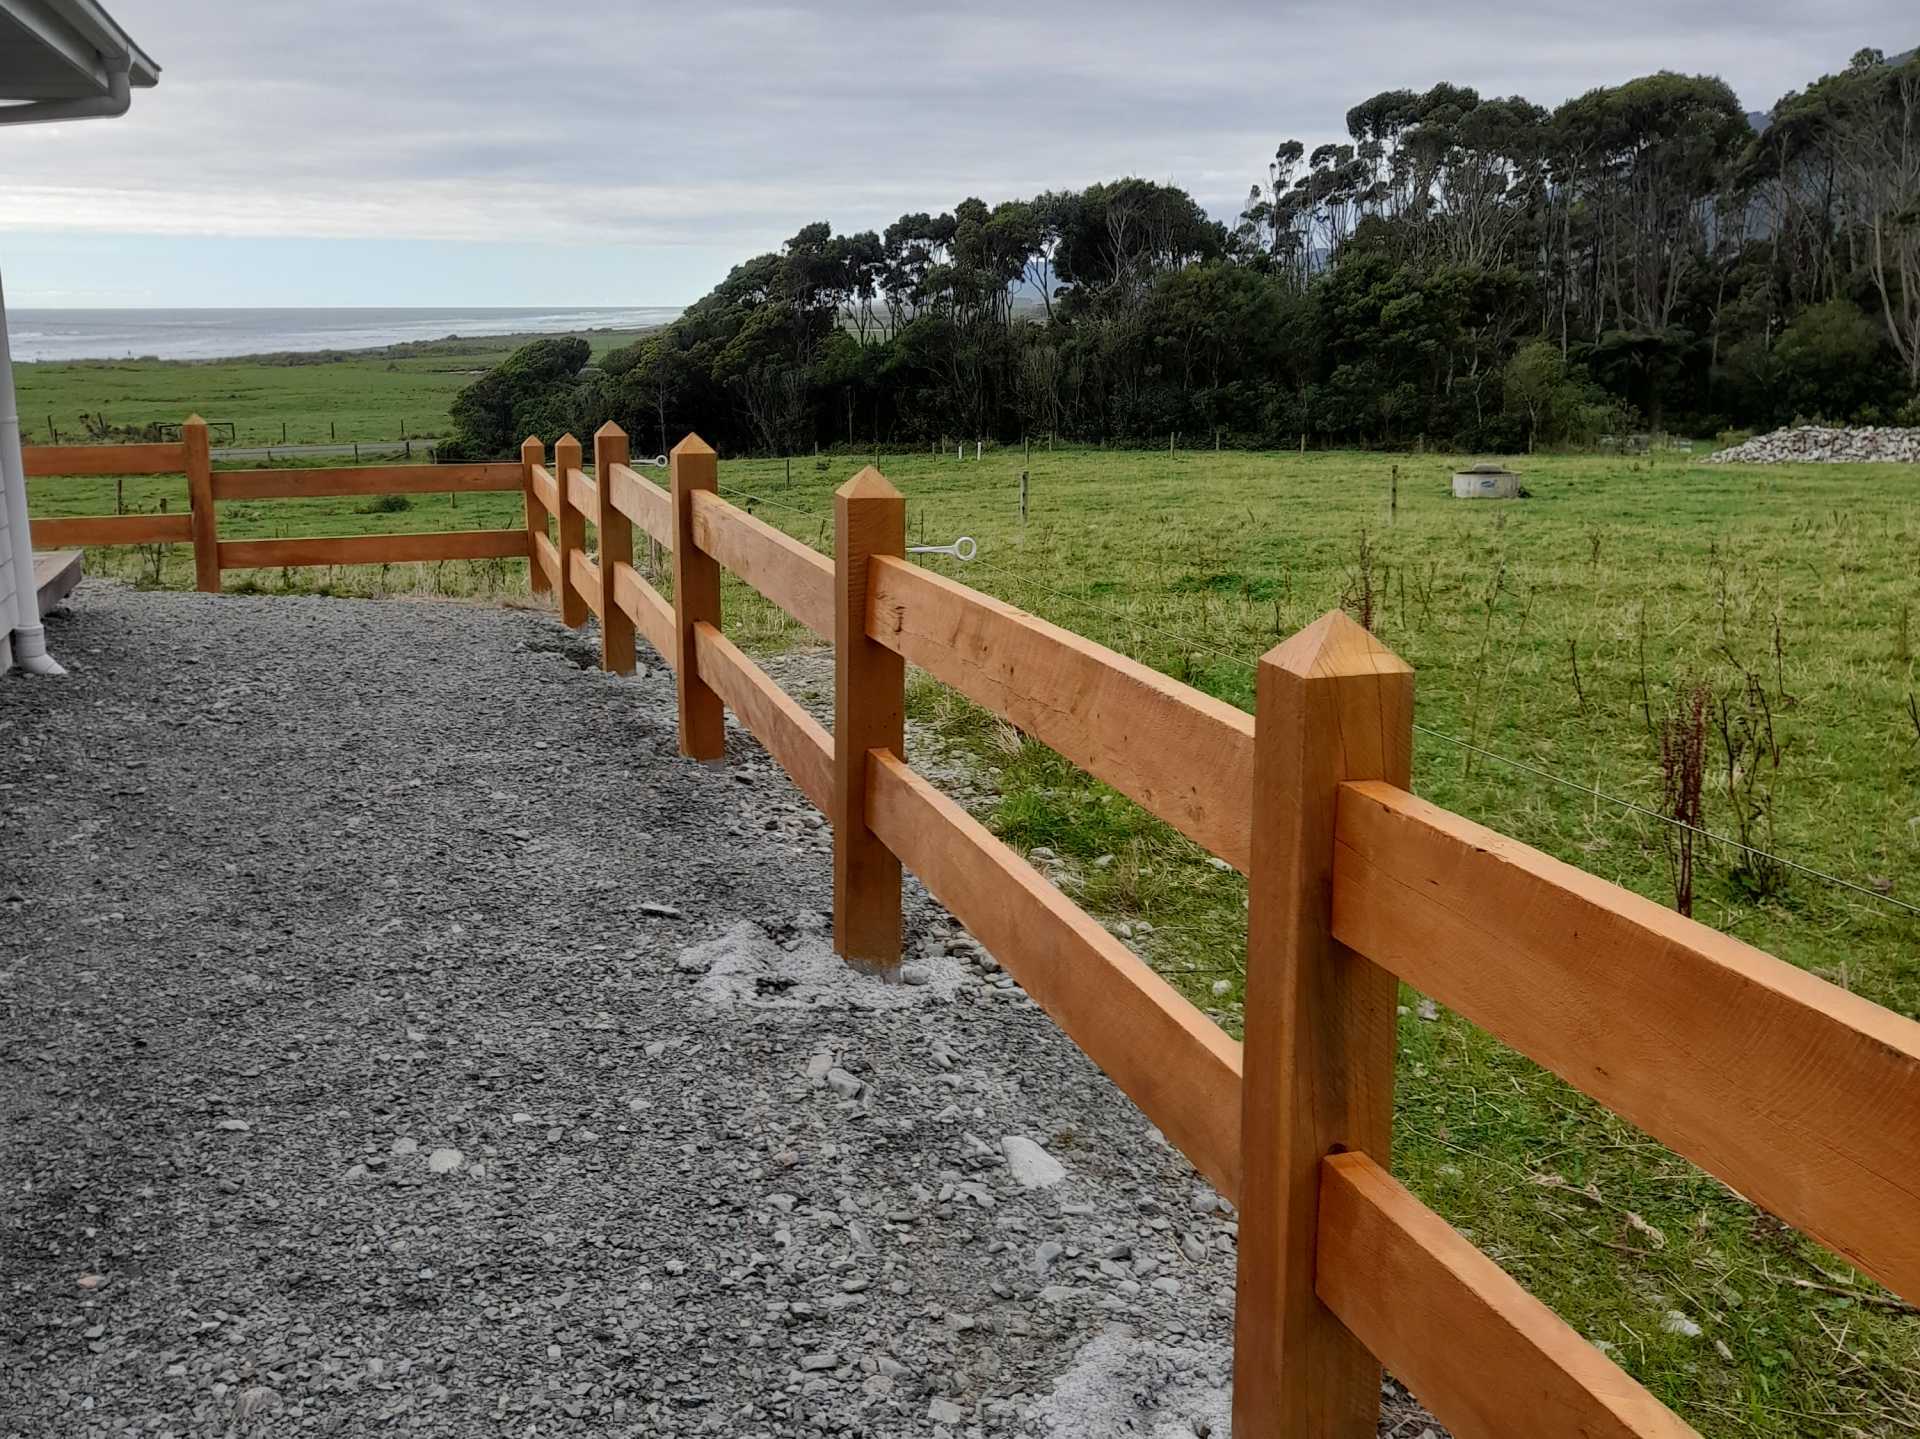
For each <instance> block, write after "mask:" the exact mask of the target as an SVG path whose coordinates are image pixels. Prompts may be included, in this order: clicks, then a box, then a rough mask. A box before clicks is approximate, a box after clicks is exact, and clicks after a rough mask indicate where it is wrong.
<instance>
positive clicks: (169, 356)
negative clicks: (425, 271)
mask: <svg viewBox="0 0 1920 1439" xmlns="http://www.w3.org/2000/svg"><path fill="white" fill-rule="evenodd" d="M679 314H680V311H679V310H678V309H677V308H673V307H669V306H661V305H638V306H634V305H626V306H621V305H607V306H596V305H580V306H571V307H570V306H553V307H549V308H545V309H518V308H516V309H504V308H491V307H485V306H481V307H475V308H472V309H299V310H26V309H18V310H9V311H8V312H7V330H8V335H9V338H10V340H11V342H12V346H13V358H14V359H15V361H17V362H26V361H33V360H125V359H142V358H146V357H149V356H151V357H153V358H156V359H161V360H217V359H223V358H226V357H228V356H233V355H266V354H274V353H276V352H279V351H285V350H308V351H310V350H371V349H375V348H377V347H379V346H381V345H395V344H400V343H402V342H403V341H407V340H443V339H445V338H446V337H447V336H449V335H522V334H553V333H559V332H562V331H567V330H638V329H645V328H647V327H649V326H654V325H664V324H667V323H668V322H669V321H671V320H673V319H674V318H676V317H677V316H678V315H679Z"/></svg>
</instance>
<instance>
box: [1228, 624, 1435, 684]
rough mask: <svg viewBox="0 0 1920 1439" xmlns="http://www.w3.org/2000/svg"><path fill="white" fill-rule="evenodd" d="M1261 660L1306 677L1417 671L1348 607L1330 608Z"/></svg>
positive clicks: (1336, 676) (1316, 677) (1330, 677)
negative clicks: (1379, 638)
mask: <svg viewBox="0 0 1920 1439" xmlns="http://www.w3.org/2000/svg"><path fill="white" fill-rule="evenodd" d="M1260 663H1261V665H1262V667H1265V666H1267V665H1272V666H1274V667H1275V668H1276V669H1281V670H1285V671H1286V672H1287V673H1288V674H1292V675H1298V676H1300V677H1301V678H1303V679H1335V678H1340V677H1343V676H1348V675H1410V674H1412V673H1413V666H1412V665H1410V664H1408V663H1407V662H1406V661H1405V660H1403V659H1401V658H1400V656H1398V655H1397V654H1395V653H1394V652H1393V651H1392V650H1390V649H1388V648H1387V647H1386V646H1385V645H1383V644H1381V643H1380V641H1379V640H1377V639H1375V638H1374V637H1373V635H1372V633H1371V632H1370V631H1368V630H1366V629H1364V628H1363V627H1362V626H1361V625H1360V623H1359V621H1357V620H1355V619H1354V618H1353V617H1352V616H1351V615H1349V614H1348V613H1347V612H1346V611H1345V610H1328V611H1327V612H1326V613H1325V614H1324V615H1322V616H1320V618H1319V619H1317V620H1315V621H1314V622H1313V623H1312V624H1310V625H1308V626H1307V627H1306V628H1305V629H1303V630H1301V631H1300V632H1299V633H1297V634H1294V635H1291V636H1289V637H1288V638H1287V639H1284V640H1282V641H1281V642H1280V643H1279V644H1277V645H1275V646H1274V647H1273V648H1272V649H1270V650H1268V651H1267V652H1266V653H1265V654H1264V655H1262V656H1261V657H1260Z"/></svg>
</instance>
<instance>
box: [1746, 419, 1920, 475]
mask: <svg viewBox="0 0 1920 1439" xmlns="http://www.w3.org/2000/svg"><path fill="white" fill-rule="evenodd" d="M1708 458H1709V459H1711V460H1716V461H1737V462H1738V463H1741V464H1747V465H1785V464H1806V463H1816V464H1836V463H1862V462H1869V461H1884V460H1906V461H1908V462H1909V463H1916V462H1920V429H1901V428H1899V427H1898V426H1895V425H1862V426H1860V427H1859V428H1858V429H1829V428H1828V427H1826V426H1824V425H1795V426H1793V427H1791V428H1788V429H1784V430H1775V431H1774V432H1773V433H1772V434H1770V435H1755V436H1754V437H1753V438H1752V439H1750V440H1748V441H1746V442H1745V443H1744V444H1738V445H1733V446H1731V447H1729V448H1727V449H1724V450H1720V451H1717V452H1716V453H1714V454H1712V455H1709V456H1708Z"/></svg>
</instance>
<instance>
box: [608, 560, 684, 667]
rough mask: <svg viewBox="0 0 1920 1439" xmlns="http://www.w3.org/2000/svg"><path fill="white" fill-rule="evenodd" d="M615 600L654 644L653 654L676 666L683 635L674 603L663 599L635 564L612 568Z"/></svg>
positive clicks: (640, 631) (645, 638) (636, 626)
mask: <svg viewBox="0 0 1920 1439" xmlns="http://www.w3.org/2000/svg"><path fill="white" fill-rule="evenodd" d="M613 602H614V603H615V604H616V605H618V606H619V607H620V609H621V611H622V613H624V614H625V615H626V617H627V618H628V619H630V620H632V621H633V625H634V629H635V630H637V631H638V632H639V634H640V637H641V638H642V639H644V640H645V641H646V642H647V643H648V644H650V645H652V646H653V649H654V653H655V654H657V655H659V656H660V658H661V659H663V660H665V661H666V662H667V663H668V664H670V665H673V666H675V667H676V668H677V667H678V666H679V663H680V659H679V656H680V637H679V634H678V632H677V630H676V628H675V623H676V622H675V620H674V617H673V606H672V605H670V604H668V603H667V602H666V601H665V600H663V599H661V598H660V592H659V591H658V590H656V589H655V588H654V587H653V586H652V585H650V584H648V583H647V582H646V580H645V579H644V578H643V577H642V576H641V574H640V572H639V571H638V570H636V569H635V568H634V567H633V566H632V565H628V564H616V565H615V566H614V567H613Z"/></svg>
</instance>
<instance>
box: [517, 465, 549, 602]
mask: <svg viewBox="0 0 1920 1439" xmlns="http://www.w3.org/2000/svg"><path fill="white" fill-rule="evenodd" d="M546 462H547V447H546V446H545V445H544V444H542V443H541V441H540V437H539V436H538V435H528V436H527V438H526V439H524V440H522V441H521V442H520V489H521V492H522V493H523V494H524V495H525V497H526V503H527V588H528V589H529V590H531V591H532V592H533V593H534V594H536V595H543V594H545V593H546V592H547V591H548V590H550V589H552V588H553V586H552V585H551V584H549V583H548V581H547V568H546V566H545V565H543V564H541V563H540V547H539V546H538V545H536V544H534V542H533V537H534V536H535V535H544V534H546V532H547V507H546V506H545V505H543V504H541V503H540V497H539V495H537V494H535V493H534V489H533V472H534V470H535V469H536V468H537V467H539V466H541V465H544V464H546Z"/></svg>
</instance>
